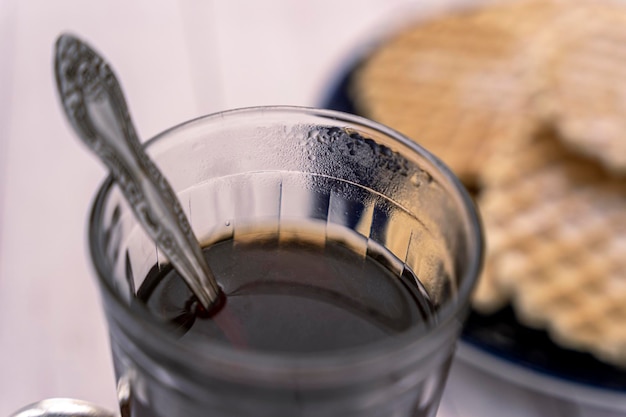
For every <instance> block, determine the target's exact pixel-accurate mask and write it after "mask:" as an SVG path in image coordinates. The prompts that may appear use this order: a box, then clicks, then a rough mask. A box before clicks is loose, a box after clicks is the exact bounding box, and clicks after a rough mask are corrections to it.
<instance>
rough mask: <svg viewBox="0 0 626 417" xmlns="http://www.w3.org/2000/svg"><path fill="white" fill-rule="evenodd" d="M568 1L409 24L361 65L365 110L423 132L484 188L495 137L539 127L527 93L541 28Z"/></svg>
mask: <svg viewBox="0 0 626 417" xmlns="http://www.w3.org/2000/svg"><path fill="white" fill-rule="evenodd" d="M560 4H561V2H559V1H550V0H526V1H522V2H508V3H503V4H499V5H496V6H491V7H485V8H480V9H474V10H464V11H457V12H456V13H454V14H448V15H445V16H442V17H439V18H436V19H433V20H429V21H426V22H420V23H418V24H416V25H414V26H410V27H408V28H406V29H405V30H403V31H401V32H400V33H399V34H397V35H395V36H393V37H390V38H389V39H386V40H385V41H384V42H382V43H381V44H380V46H379V47H378V48H376V49H375V50H373V51H372V53H371V54H370V55H369V57H368V58H367V59H366V60H365V62H364V63H363V64H362V66H361V68H360V69H359V71H357V72H356V74H355V76H354V78H353V83H352V89H351V91H352V94H353V99H354V102H355V105H356V106H357V108H358V111H359V113H361V114H363V115H365V116H369V117H370V118H372V119H375V120H377V121H379V122H382V123H383V124H386V125H388V126H391V127H393V128H395V129H396V130H399V131H400V132H402V133H404V134H405V135H407V136H408V137H409V138H412V139H414V140H415V141H417V142H418V143H420V144H421V145H423V146H424V147H425V148H427V149H429V150H430V151H432V152H433V153H434V154H435V155H438V156H439V157H440V158H441V159H442V160H443V161H444V162H445V163H446V164H447V165H448V166H450V167H451V168H452V170H453V171H454V172H455V173H456V174H457V175H458V176H459V177H460V178H461V180H463V181H464V182H465V183H466V184H469V185H475V184H474V183H475V181H476V179H477V177H479V176H480V171H481V167H482V166H483V164H484V162H485V158H486V157H487V156H488V155H489V153H490V148H491V146H492V143H493V142H494V141H496V140H510V139H514V138H516V137H519V136H526V135H527V134H528V131H529V130H531V129H532V128H533V125H534V122H533V120H532V119H531V118H530V117H529V113H530V109H529V108H528V97H529V95H530V94H531V92H532V91H533V86H534V84H535V77H536V75H537V71H536V70H535V66H536V65H537V60H536V59H535V58H536V55H538V54H539V55H540V54H541V49H542V48H541V47H542V46H543V44H544V42H541V41H540V39H541V35H540V33H541V32H542V31H543V30H544V29H545V28H548V27H549V25H548V22H550V21H552V19H554V18H555V17H556V16H557V15H558V12H559V10H561V9H560ZM561 11H562V10H561ZM537 46H539V48H537Z"/></svg>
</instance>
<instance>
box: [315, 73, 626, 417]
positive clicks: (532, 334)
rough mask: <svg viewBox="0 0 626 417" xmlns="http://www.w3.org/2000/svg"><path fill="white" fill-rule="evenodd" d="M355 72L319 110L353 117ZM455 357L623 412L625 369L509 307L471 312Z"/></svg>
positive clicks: (534, 386)
mask: <svg viewBox="0 0 626 417" xmlns="http://www.w3.org/2000/svg"><path fill="white" fill-rule="evenodd" d="M357 66H358V61H354V62H353V63H352V64H350V65H349V66H348V68H347V69H345V70H344V71H342V72H341V74H340V77H338V78H335V80H334V81H335V82H334V83H333V84H332V86H331V88H330V89H329V91H328V94H327V95H326V96H325V97H323V99H322V100H321V103H320V106H321V107H324V108H328V109H334V110H340V111H344V112H348V113H354V114H358V113H357V111H356V109H355V106H354V104H353V102H352V100H351V98H350V94H349V85H350V77H351V74H352V73H353V71H354V70H355V68H356V67H357ZM624 325H625V326H626V323H625V324H624ZM459 357H460V358H461V359H462V360H466V361H468V362H469V363H470V364H472V365H475V366H479V367H480V368H482V369H483V370H485V371H488V372H490V373H494V374H496V375H498V376H500V377H503V378H506V379H509V380H511V381H513V382H516V383H519V384H521V385H524V386H526V387H529V388H531V389H538V388H539V389H541V390H542V391H543V392H546V393H550V394H552V395H554V396H558V397H562V398H567V399H574V400H575V401H577V402H579V403H586V404H589V405H593V406H601V407H603V408H606V407H608V408H611V409H614V410H621V411H624V412H626V369H618V368H616V367H613V366H610V365H608V364H606V363H603V362H601V361H599V360H597V359H595V358H594V357H593V356H591V355H589V354H585V353H580V352H576V351H572V350H568V349H564V348H562V347H559V346H557V345H556V344H554V343H553V342H552V341H551V340H550V338H549V337H548V335H547V334H546V333H545V332H543V331H539V330H535V329H530V328H528V327H525V326H523V325H521V324H520V323H519V322H518V321H517V320H516V318H515V314H514V312H513V310H512V309H511V308H510V307H507V308H505V309H503V310H501V311H499V312H497V313H495V314H492V315H488V316H485V315H480V314H478V313H476V312H472V313H471V314H470V316H469V319H468V321H467V323H466V326H465V329H464V331H463V336H462V341H461V346H460V348H459Z"/></svg>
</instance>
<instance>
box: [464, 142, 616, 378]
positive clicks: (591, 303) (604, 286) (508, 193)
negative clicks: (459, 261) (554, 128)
mask: <svg viewBox="0 0 626 417" xmlns="http://www.w3.org/2000/svg"><path fill="white" fill-rule="evenodd" d="M487 173H488V174H489V175H488V176H487V179H486V189H485V190H484V192H483V194H482V195H481V197H480V199H479V205H480V208H481V211H482V214H483V218H484V226H485V231H486V235H487V240H488V258H489V264H490V268H491V271H490V272H491V274H490V275H489V277H490V281H486V282H485V283H483V285H485V286H488V285H490V286H491V287H490V288H489V290H490V291H492V292H494V293H496V294H498V296H499V297H500V299H502V298H504V299H506V298H508V297H510V298H511V300H512V304H513V306H514V308H515V311H516V313H517V315H518V318H519V320H520V321H521V322H523V323H525V324H527V325H529V326H535V327H541V328H546V329H547V330H548V331H549V333H550V334H551V336H552V337H553V338H554V339H555V340H556V341H557V342H558V343H561V344H563V345H565V346H569V347H573V348H577V349H582V350H586V351H590V352H592V353H594V354H595V355H597V356H598V357H600V358H602V359H604V360H606V361H610V362H613V363H616V364H619V365H621V366H626V325H625V324H624V323H626V181H624V180H623V179H620V178H617V177H614V176H611V175H609V174H608V173H607V172H606V171H605V170H604V168H603V167H602V166H601V165H600V164H597V163H596V162H595V161H593V160H591V159H587V158H583V157H580V156H578V155H576V154H574V153H572V152H571V151H569V150H568V149H567V148H566V147H565V146H564V145H563V143H562V142H561V141H560V140H559V138H557V137H556V135H555V134H554V133H549V132H548V133H545V132H544V133H542V134H537V135H534V136H530V137H528V138H526V139H524V140H519V141H517V142H516V143H513V142H510V143H507V144H506V146H502V149H501V150H496V151H494V158H493V160H492V161H491V162H490V165H489V166H488V169H487ZM490 179H491V181H490ZM481 301H484V300H480V299H478V300H477V301H475V302H477V303H479V304H480V302H481ZM488 307H489V305H487V308H488Z"/></svg>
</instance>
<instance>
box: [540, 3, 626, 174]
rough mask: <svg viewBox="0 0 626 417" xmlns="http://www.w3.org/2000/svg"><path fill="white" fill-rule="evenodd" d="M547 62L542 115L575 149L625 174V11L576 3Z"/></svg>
mask: <svg viewBox="0 0 626 417" xmlns="http://www.w3.org/2000/svg"><path fill="white" fill-rule="evenodd" d="M574 9H575V10H576V13H570V17H569V18H568V19H566V21H565V22H564V23H565V24H564V25H563V27H561V28H560V30H559V37H558V47H557V48H554V50H553V52H552V53H551V55H550V57H549V58H548V59H546V60H545V62H544V64H543V65H544V68H543V69H542V72H543V73H544V77H545V78H546V79H545V82H546V88H545V90H544V94H545V96H544V98H543V100H544V105H543V106H541V107H540V108H539V110H540V114H541V116H542V117H543V118H544V119H546V120H548V121H549V122H550V123H553V124H554V125H555V126H556V128H557V130H558V132H559V134H560V136H561V137H562V140H563V141H564V142H565V143H567V145H568V146H571V147H572V148H573V149H575V150H577V151H579V152H581V153H584V154H586V155H589V156H591V157H594V158H597V159H598V160H599V161H600V162H601V163H602V164H604V165H605V166H606V167H607V168H609V169H611V170H612V171H613V172H615V173H619V174H620V175H626V117H625V116H626V8H625V7H624V4H623V2H622V3H621V4H620V3H617V2H612V1H608V0H607V1H586V2H578V3H576V7H575V8H574Z"/></svg>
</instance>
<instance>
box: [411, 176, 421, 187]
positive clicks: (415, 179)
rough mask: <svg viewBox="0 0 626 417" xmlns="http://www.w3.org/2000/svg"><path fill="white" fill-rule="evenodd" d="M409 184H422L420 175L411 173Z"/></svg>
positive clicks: (417, 185)
mask: <svg viewBox="0 0 626 417" xmlns="http://www.w3.org/2000/svg"><path fill="white" fill-rule="evenodd" d="M411 184H413V186H414V187H419V186H420V185H422V180H421V179H420V175H419V174H418V173H415V174H413V175H411Z"/></svg>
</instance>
